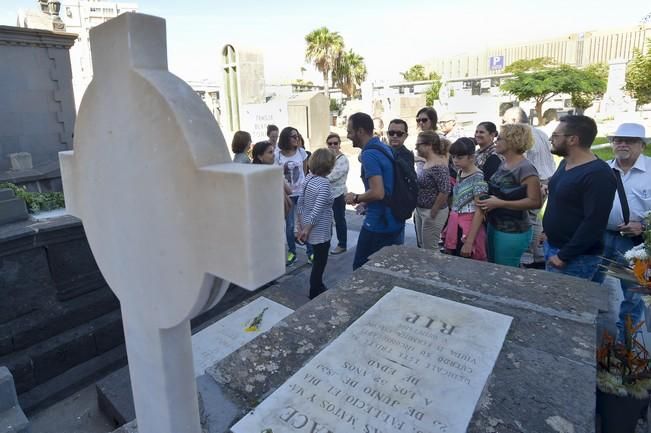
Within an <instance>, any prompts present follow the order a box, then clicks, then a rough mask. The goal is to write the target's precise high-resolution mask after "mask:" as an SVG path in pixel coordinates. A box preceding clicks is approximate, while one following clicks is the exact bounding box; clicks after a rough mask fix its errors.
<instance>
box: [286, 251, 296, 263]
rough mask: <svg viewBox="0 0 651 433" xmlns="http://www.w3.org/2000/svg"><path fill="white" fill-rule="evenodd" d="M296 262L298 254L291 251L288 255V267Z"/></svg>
mask: <svg viewBox="0 0 651 433" xmlns="http://www.w3.org/2000/svg"><path fill="white" fill-rule="evenodd" d="M295 261H296V253H292V252H291V251H290V252H288V253H287V264H286V265H287V266H290V265H291V264H293V263H294V262H295Z"/></svg>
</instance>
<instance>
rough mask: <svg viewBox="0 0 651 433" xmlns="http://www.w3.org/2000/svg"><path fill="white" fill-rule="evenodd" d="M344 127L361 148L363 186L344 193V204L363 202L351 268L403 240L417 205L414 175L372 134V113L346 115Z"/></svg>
mask: <svg viewBox="0 0 651 433" xmlns="http://www.w3.org/2000/svg"><path fill="white" fill-rule="evenodd" d="M347 129H348V139H350V140H351V141H352V142H353V147H357V148H360V149H362V154H361V162H362V181H363V182H364V188H365V190H366V191H365V192H364V193H363V194H355V193H352V192H349V193H348V194H346V203H347V204H351V205H352V204H364V205H365V206H366V217H365V218H364V224H363V225H362V229H361V231H360V233H359V238H358V240H357V248H356V250H355V259H354V260H353V270H354V269H357V268H359V267H360V266H362V265H363V264H364V263H366V262H367V261H368V258H369V256H370V255H371V254H373V253H375V252H377V251H379V250H380V249H382V248H384V247H386V246H389V245H400V244H402V242H403V238H402V232H403V229H404V226H405V220H406V219H407V218H409V217H411V214H412V213H413V211H414V209H415V207H416V196H417V194H418V190H417V188H418V186H417V183H416V179H415V175H414V176H412V175H411V173H409V172H408V171H407V170H405V169H404V168H403V167H402V166H401V165H400V164H396V160H395V159H394V156H393V152H392V151H391V148H390V147H389V146H387V145H386V144H384V143H382V141H381V140H380V139H379V138H377V137H374V136H373V119H372V118H371V116H369V115H367V114H364V113H355V114H353V115H352V116H350V117H349V118H348V127H347ZM411 171H413V167H411Z"/></svg>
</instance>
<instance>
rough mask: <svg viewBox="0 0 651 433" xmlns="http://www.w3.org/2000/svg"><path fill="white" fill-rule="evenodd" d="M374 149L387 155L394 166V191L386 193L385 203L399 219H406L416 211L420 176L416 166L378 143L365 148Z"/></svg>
mask: <svg viewBox="0 0 651 433" xmlns="http://www.w3.org/2000/svg"><path fill="white" fill-rule="evenodd" d="M367 149H374V150H378V151H380V153H382V154H383V155H384V156H386V157H387V158H388V159H389V160H390V161H391V165H392V166H393V192H392V193H391V195H387V194H386V193H385V195H384V200H383V203H384V204H386V205H387V206H389V208H390V209H391V213H392V214H393V216H394V217H395V219H397V220H398V221H405V220H407V219H409V218H411V216H412V215H413V213H414V209H416V205H417V200H418V178H417V176H416V170H414V166H413V165H412V164H411V163H410V162H409V161H408V160H407V159H406V158H399V157H396V156H395V155H393V154H389V152H387V150H385V149H384V148H382V147H380V146H377V145H373V144H370V145H367V146H366V147H364V150H367Z"/></svg>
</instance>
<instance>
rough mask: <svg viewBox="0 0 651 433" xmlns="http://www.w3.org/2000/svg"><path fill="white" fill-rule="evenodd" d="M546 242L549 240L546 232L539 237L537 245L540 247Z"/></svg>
mask: <svg viewBox="0 0 651 433" xmlns="http://www.w3.org/2000/svg"><path fill="white" fill-rule="evenodd" d="M546 240H547V235H546V234H545V233H544V232H543V233H540V234H539V235H538V239H537V240H536V242H537V245H538V246H541V245H542V244H544V243H545V241H546Z"/></svg>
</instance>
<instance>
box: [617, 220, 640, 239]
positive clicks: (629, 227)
mask: <svg viewBox="0 0 651 433" xmlns="http://www.w3.org/2000/svg"><path fill="white" fill-rule="evenodd" d="M617 230H619V234H621V235H622V236H639V235H641V234H642V223H640V222H639V221H629V223H628V224H621V225H619V226H618V227H617Z"/></svg>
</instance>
